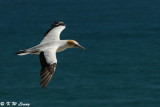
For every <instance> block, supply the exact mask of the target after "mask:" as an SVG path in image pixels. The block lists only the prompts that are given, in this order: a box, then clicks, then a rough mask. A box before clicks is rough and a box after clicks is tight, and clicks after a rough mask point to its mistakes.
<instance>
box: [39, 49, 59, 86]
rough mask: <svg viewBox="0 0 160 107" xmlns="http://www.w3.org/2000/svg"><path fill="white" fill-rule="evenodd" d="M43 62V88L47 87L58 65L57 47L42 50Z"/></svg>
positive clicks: (41, 58)
mask: <svg viewBox="0 0 160 107" xmlns="http://www.w3.org/2000/svg"><path fill="white" fill-rule="evenodd" d="M39 57H40V63H41V66H42V68H41V73H40V76H41V81H40V84H41V85H42V88H45V87H46V86H47V85H48V83H49V81H50V80H51V78H52V76H53V74H54V72H55V69H56V65H57V58H56V49H52V50H48V51H44V52H41V53H40V55H39Z"/></svg>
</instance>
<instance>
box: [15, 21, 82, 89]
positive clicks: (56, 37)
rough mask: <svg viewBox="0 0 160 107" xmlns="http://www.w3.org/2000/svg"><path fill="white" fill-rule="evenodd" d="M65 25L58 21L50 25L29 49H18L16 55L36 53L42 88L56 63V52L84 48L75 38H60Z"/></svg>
mask: <svg viewBox="0 0 160 107" xmlns="http://www.w3.org/2000/svg"><path fill="white" fill-rule="evenodd" d="M65 27H66V25H65V24H64V23H63V22H61V21H59V22H55V23H54V24H52V25H51V28H50V29H49V30H47V32H46V33H45V35H44V39H43V40H42V41H41V42H40V44H38V45H36V46H34V47H31V48H29V49H24V50H20V51H19V52H17V53H16V55H20V56H22V55H27V54H37V55H39V59H40V64H41V72H40V76H41V81H40V84H41V85H42V88H45V87H46V86H47V85H48V83H49V82H50V80H51V78H52V76H53V74H54V72H55V69H56V65H57V58H56V53H57V52H61V51H64V50H66V49H67V48H74V47H76V48H81V49H85V48H84V47H82V46H81V45H79V43H78V42H77V41H75V40H60V33H61V32H62V31H63V30H64V29H65Z"/></svg>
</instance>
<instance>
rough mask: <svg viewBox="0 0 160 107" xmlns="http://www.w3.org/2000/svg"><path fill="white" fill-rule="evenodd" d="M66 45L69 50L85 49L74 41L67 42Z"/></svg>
mask: <svg viewBox="0 0 160 107" xmlns="http://www.w3.org/2000/svg"><path fill="white" fill-rule="evenodd" d="M67 45H68V47H69V48H81V49H85V48H84V47H82V46H81V45H79V43H78V42H77V41H75V40H68V41H67Z"/></svg>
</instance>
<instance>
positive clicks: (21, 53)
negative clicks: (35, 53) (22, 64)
mask: <svg viewBox="0 0 160 107" xmlns="http://www.w3.org/2000/svg"><path fill="white" fill-rule="evenodd" d="M27 54H29V52H27V51H26V50H20V51H19V52H17V53H16V55H20V56H21V55H27Z"/></svg>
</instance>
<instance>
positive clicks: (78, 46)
mask: <svg viewBox="0 0 160 107" xmlns="http://www.w3.org/2000/svg"><path fill="white" fill-rule="evenodd" d="M76 47H77V48H80V49H83V50H84V49H85V48H84V47H83V46H81V45H76Z"/></svg>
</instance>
